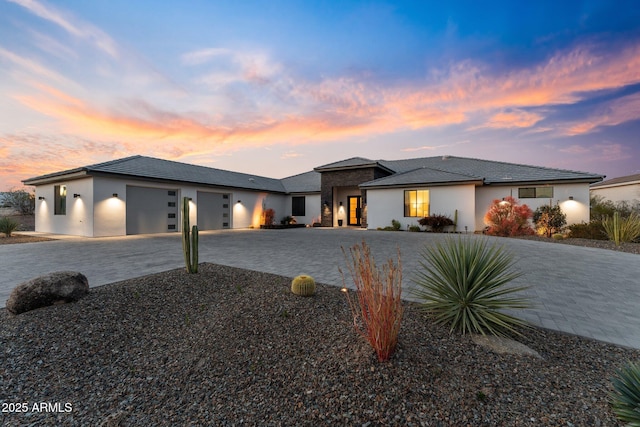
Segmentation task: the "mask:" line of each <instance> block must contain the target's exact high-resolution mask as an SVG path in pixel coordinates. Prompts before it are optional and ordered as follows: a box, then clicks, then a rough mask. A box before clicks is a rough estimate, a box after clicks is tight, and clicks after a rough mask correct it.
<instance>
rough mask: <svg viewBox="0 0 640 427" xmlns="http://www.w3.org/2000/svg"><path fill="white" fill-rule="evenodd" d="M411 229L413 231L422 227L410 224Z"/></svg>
mask: <svg viewBox="0 0 640 427" xmlns="http://www.w3.org/2000/svg"><path fill="white" fill-rule="evenodd" d="M409 231H413V232H417V231H420V227H418V226H417V225H410V226H409Z"/></svg>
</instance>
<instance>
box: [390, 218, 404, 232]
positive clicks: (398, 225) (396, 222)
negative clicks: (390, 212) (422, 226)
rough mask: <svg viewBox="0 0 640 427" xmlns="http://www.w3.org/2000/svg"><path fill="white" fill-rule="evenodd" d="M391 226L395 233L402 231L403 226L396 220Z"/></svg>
mask: <svg viewBox="0 0 640 427" xmlns="http://www.w3.org/2000/svg"><path fill="white" fill-rule="evenodd" d="M391 226H392V227H393V229H394V230H395V231H400V228H402V224H400V221H398V220H395V219H392V220H391Z"/></svg>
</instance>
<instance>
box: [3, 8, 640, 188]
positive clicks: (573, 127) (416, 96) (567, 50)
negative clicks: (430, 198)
mask: <svg viewBox="0 0 640 427" xmlns="http://www.w3.org/2000/svg"><path fill="white" fill-rule="evenodd" d="M449 3H451V4H447V2H442V1H406V2H401V1H394V2H377V1H362V2H356V1H352V2H349V1H303V0H300V1H278V0H270V1H267V0H265V1H245V0H242V1H234V2H226V1H225V2H223V1H208V0H194V1H157V0H153V1H149V0H135V1H132V0H91V1H80V0H60V1H57V2H53V1H47V2H45V1H39V0H9V1H7V0H0V191H6V190H9V189H11V188H15V187H19V186H21V183H20V181H21V180H23V179H26V178H29V177H33V176H37V175H42V174H45V173H49V172H55V171H59V170H63V169H69V168H74V167H78V166H84V165H89V164H93V163H98V162H103V161H107V160H113V159H117V158H121V157H126V156H130V155H134V154H142V155H147V156H153V157H159V158H163V159H168V160H177V161H182V162H186V163H193V164H199V165H204V166H212V167H216V168H222V169H228V170H233V171H239V172H247V173H254V174H258V175H265V176H270V177H274V178H282V177H285V176H289V175H294V174H297V173H301V172H306V171H308V170H311V169H313V168H314V167H315V166H320V165H323V164H326V163H330V162H333V161H336V160H341V159H345V158H348V157H353V156H362V157H368V158H371V159H388V160H393V159H402V158H410V157H428V156H436V155H437V156H439V155H445V154H449V155H456V156H465V157H476V158H483V159H490V160H501V161H507V162H514V163H526V164H533V165H541V166H548V167H557V168H564V169H572V170H579V171H586V172H594V173H600V174H605V175H607V178H613V177H617V176H622V175H630V174H634V173H640V7H639V6H638V2H637V0H632V1H628V2H626V1H611V0H603V1H599V0H591V1H573V0H567V1H557V0H555V1H549V2H545V1H534V2H527V3H524V2H518V1H511V0H509V1H500V2H478V1H468V2H466V1H465V2H449ZM445 4H446V5H445Z"/></svg>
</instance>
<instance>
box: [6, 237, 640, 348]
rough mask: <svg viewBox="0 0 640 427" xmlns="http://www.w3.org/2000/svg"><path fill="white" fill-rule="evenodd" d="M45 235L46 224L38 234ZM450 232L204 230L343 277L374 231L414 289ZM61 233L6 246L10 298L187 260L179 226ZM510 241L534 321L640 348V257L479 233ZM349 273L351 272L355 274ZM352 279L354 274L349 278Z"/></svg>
mask: <svg viewBox="0 0 640 427" xmlns="http://www.w3.org/2000/svg"><path fill="white" fill-rule="evenodd" d="M34 234H38V233H34ZM445 236H446V235H443V234H431V233H407V232H395V233H394V232H381V231H365V230H355V229H324V228H314V229H290V230H226V231H209V232H203V233H201V234H200V246H199V250H200V262H212V263H217V264H224V265H230V266H235V267H241V268H246V269H252V270H259V271H264V272H269V273H275V274H280V275H284V276H289V277H293V276H295V275H298V274H301V273H306V274H310V275H312V276H314V277H315V278H316V280H317V281H318V282H322V283H327V284H330V285H336V286H342V278H341V275H340V273H339V271H338V267H343V269H345V267H346V263H345V258H344V256H343V254H342V251H341V250H340V248H341V247H345V249H348V248H349V247H350V246H352V245H354V244H356V243H360V242H362V240H363V239H365V240H366V242H367V244H368V245H369V246H370V247H371V250H372V252H373V255H374V256H375V258H376V260H377V262H378V264H380V265H381V264H382V263H384V262H385V261H386V260H387V259H388V258H390V257H393V258H394V259H395V256H396V248H397V247H399V248H400V251H401V253H402V263H403V275H404V285H405V295H408V292H406V289H407V288H409V287H411V286H412V283H411V278H412V272H413V271H415V270H416V269H417V268H418V267H419V264H418V263H419V260H420V256H419V253H420V251H421V249H422V248H423V247H424V246H425V245H431V244H433V243H434V242H435V241H437V240H439V239H443V238H445ZM49 237H56V238H59V239H60V240H55V241H48V242H38V243H27V244H17V245H1V246H0V260H1V261H0V304H1V305H0V306H2V307H4V305H5V303H6V299H7V298H8V296H9V293H10V292H11V290H12V289H13V288H14V287H15V286H16V285H17V284H18V283H20V282H22V281H25V280H28V279H30V278H33V277H35V276H38V275H40V274H44V273H48V272H51V271H58V270H77V271H80V272H82V273H84V274H85V275H86V276H87V277H88V279H89V283H90V285H91V286H98V285H104V284H108V283H112V282H116V281H119V280H125V279H129V278H133V277H138V276H143V275H146V274H150V273H156V272H161V271H165V270H169V269H173V268H179V267H183V260H182V248H181V240H180V239H181V236H180V234H178V233H172V234H160V235H146V236H127V237H109V238H80V237H64V236H49ZM469 237H470V238H487V239H490V240H491V241H497V242H499V243H500V244H503V245H504V246H505V247H506V248H507V249H508V250H510V251H511V252H512V253H513V254H514V255H515V257H516V259H517V265H518V267H519V268H520V269H521V270H522V271H523V272H524V273H525V274H524V275H523V276H522V277H521V278H519V279H518V280H517V281H515V282H514V284H517V285H529V286H531V288H530V289H529V290H528V291H527V292H528V294H530V295H531V296H532V297H533V302H534V303H535V304H536V307H535V308H534V309H530V310H524V311H522V312H519V313H518V315H519V316H520V317H522V318H524V319H526V320H529V321H530V322H532V323H533V324H536V325H539V326H542V327H545V328H549V329H554V330H558V331H564V332H568V333H572V334H577V335H582V336H585V337H589V338H593V339H597V340H602V341H607V342H611V343H615V344H620V345H624V346H628V347H633V348H639V349H640V309H639V308H638V307H640V256H638V255H634V254H627V253H619V252H614V251H609V250H602V249H593V248H582V247H576V246H570V245H561V244H552V243H545V242H538V241H529V240H518V239H501V238H493V237H483V236H472V235H469ZM347 280H348V281H349V280H350V278H349V277H347ZM347 285H349V283H347Z"/></svg>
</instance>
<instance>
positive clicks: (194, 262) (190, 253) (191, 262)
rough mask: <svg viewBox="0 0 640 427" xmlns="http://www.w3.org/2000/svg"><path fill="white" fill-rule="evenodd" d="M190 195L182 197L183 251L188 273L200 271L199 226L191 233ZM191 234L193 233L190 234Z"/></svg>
mask: <svg viewBox="0 0 640 427" xmlns="http://www.w3.org/2000/svg"><path fill="white" fill-rule="evenodd" d="M189 200H190V199H189V197H183V198H182V252H183V254H184V263H185V265H186V266H187V273H197V272H198V226H197V225H194V226H193V228H192V229H191V230H192V231H191V233H189ZM189 234H191V235H189Z"/></svg>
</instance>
